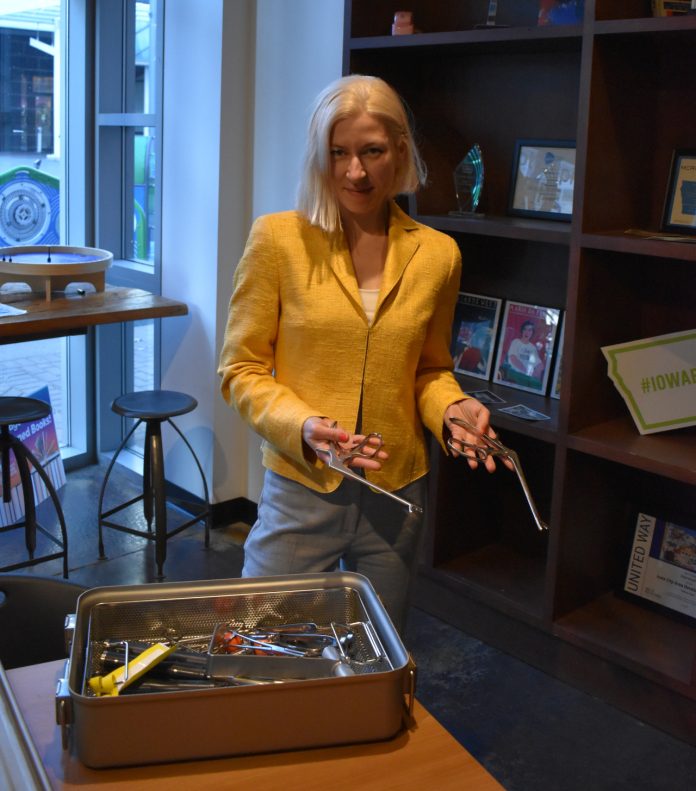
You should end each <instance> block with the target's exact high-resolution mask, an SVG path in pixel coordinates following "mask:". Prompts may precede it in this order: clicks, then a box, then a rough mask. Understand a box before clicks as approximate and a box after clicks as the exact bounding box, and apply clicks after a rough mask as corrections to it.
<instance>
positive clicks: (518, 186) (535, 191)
mask: <svg viewBox="0 0 696 791" xmlns="http://www.w3.org/2000/svg"><path fill="white" fill-rule="evenodd" d="M574 186H575V141H574V140H518V141H517V142H516V143H515V154H514V156H513V159H512V179H511V189H510V205H509V207H508V212H509V213H510V214H517V215H520V216H522V217H536V218H538V219H546V220H563V221H566V222H570V219H571V216H572V213H573V188H574Z"/></svg>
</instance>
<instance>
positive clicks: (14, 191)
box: [0, 0, 88, 458]
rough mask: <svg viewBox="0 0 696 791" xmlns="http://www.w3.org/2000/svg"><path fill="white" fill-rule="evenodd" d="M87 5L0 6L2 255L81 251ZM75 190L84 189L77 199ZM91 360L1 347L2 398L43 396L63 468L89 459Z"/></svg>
mask: <svg viewBox="0 0 696 791" xmlns="http://www.w3.org/2000/svg"><path fill="white" fill-rule="evenodd" d="M81 5H82V3H76V2H75V0H69V1H68V0H62V2H61V0H40V2H39V1H32V0H22V1H20V0H17V2H12V0H5V2H0V246H3V247H5V246H16V245H36V244H54V243H60V244H68V243H69V244H74V245H83V244H84V243H85V214H84V210H83V209H84V206H85V203H86V196H85V191H84V173H85V138H84V134H83V132H82V130H81V128H80V127H81V122H82V120H83V119H84V112H85V86H86V81H85V70H84V64H85V54H84V50H85V41H86V29H85V25H84V13H80V8H79V6H81ZM73 10H76V13H75V14H74V15H73V14H72V12H73ZM69 23H70V24H71V25H72V28H71V31H72V33H73V36H71V37H68V36H67V30H68V24H69ZM69 39H70V44H69V45H68V41H69ZM68 96H69V97H70V105H69V104H68V102H67V101H66V99H67V97H68ZM69 153H70V154H71V162H72V165H73V166H72V167H71V168H70V169H68V168H67V160H68V154H69ZM73 179H74V181H73ZM76 184H78V185H79V186H80V187H81V189H74V187H75V185H76ZM68 218H71V219H70V221H69V220H68ZM15 287H17V286H15ZM19 287H22V286H19ZM23 287H24V288H26V286H23ZM86 354H87V342H86V339H85V338H84V337H76V338H54V339H50V340H44V341H33V342H31V343H15V344H7V345H0V395H31V394H32V393H35V392H38V391H40V390H41V389H42V388H44V387H46V386H47V387H48V391H49V398H50V400H51V404H52V407H53V413H54V420H55V425H56V430H57V434H58V440H59V443H60V445H61V450H62V453H63V456H64V458H67V457H70V456H75V455H78V456H84V454H86V452H87V446H88V435H87V422H86V413H87V409H86V404H87V390H86V388H87V381H88V377H87V369H86Z"/></svg>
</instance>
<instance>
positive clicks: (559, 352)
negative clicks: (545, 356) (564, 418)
mask: <svg viewBox="0 0 696 791" xmlns="http://www.w3.org/2000/svg"><path fill="white" fill-rule="evenodd" d="M564 335H565V321H561V330H560V333H559V335H558V343H557V344H556V361H555V363H554V365H553V379H552V380H551V392H550V393H549V395H550V396H551V398H560V397H561V375H562V372H563V371H562V369H563V337H564Z"/></svg>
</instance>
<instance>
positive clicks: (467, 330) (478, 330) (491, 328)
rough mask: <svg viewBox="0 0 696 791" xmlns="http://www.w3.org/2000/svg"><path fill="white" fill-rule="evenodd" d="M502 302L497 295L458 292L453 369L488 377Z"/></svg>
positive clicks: (484, 377) (453, 330) (453, 335)
mask: <svg viewBox="0 0 696 791" xmlns="http://www.w3.org/2000/svg"><path fill="white" fill-rule="evenodd" d="M502 304H503V300H502V299H498V298H497V297H486V296H483V295H482V294H469V293H468V292H465V291H461V292H460V293H459V299H458V300H457V306H456V308H455V311H454V325H453V327H452V358H453V360H454V370H455V371H457V372H458V373H461V374H466V375H467V376H476V377H478V378H479V379H490V376H491V368H492V367H493V354H494V347H495V338H496V334H497V332H498V324H499V322H500V310H501V306H502Z"/></svg>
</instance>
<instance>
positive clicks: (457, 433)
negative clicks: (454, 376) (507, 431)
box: [445, 398, 511, 472]
mask: <svg viewBox="0 0 696 791" xmlns="http://www.w3.org/2000/svg"><path fill="white" fill-rule="evenodd" d="M453 417H456V418H459V420H464V421H465V422H466V423H469V424H470V425H472V426H474V427H475V428H476V431H477V432H480V434H487V435H488V436H489V437H493V438H496V437H497V436H498V435H497V434H496V433H495V431H494V430H493V429H492V428H491V424H490V418H491V413H490V411H489V410H488V409H487V408H486V407H485V406H484V405H483V404H482V403H481V402H480V401H477V400H476V399H475V398H465V399H463V400H462V401H455V402H454V404H450V405H449V406H448V407H447V409H446V410H445V427H446V429H447V431H448V432H449V433H450V435H451V436H452V437H454V438H455V439H459V440H462V442H468V443H470V444H472V445H480V446H481V447H485V446H484V444H483V442H481V437H480V436H479V435H478V434H477V433H475V432H473V431H467V430H466V429H465V428H463V427H462V426H458V425H456V424H455V423H453V422H452V420H451V418H453ZM462 454H463V455H466V456H467V461H468V463H469V467H471V469H472V470H475V469H476V468H477V467H478V465H479V464H483V465H484V466H485V468H486V469H487V470H488V472H495V469H496V464H495V459H494V458H493V457H492V456H488V458H487V459H486V460H485V461H484V462H479V461H477V460H476V458H475V456H474V451H473V450H468V451H462ZM452 455H454V456H459V455H460V452H459V451H456V450H452ZM505 465H506V466H511V465H510V463H509V462H508V461H505Z"/></svg>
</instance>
